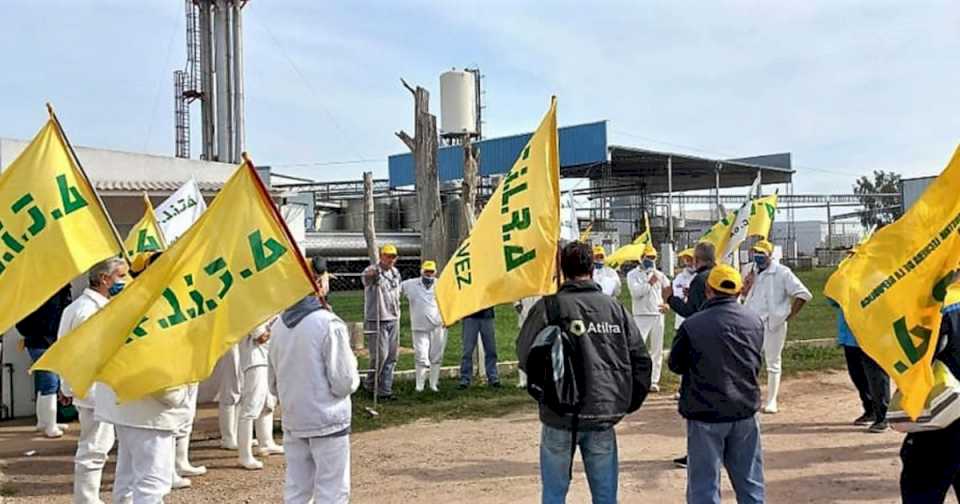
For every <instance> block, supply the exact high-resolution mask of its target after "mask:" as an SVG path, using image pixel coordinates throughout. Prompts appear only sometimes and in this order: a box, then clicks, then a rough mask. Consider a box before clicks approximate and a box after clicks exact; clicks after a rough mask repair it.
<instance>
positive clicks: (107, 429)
mask: <svg viewBox="0 0 960 504" xmlns="http://www.w3.org/2000/svg"><path fill="white" fill-rule="evenodd" d="M126 274H127V263H126V261H124V260H123V259H120V258H119V257H111V258H110V259H107V260H104V261H101V262H99V263H97V264H96V265H94V266H93V267H92V268H90V271H89V272H88V273H87V278H88V286H87V288H86V289H84V290H83V293H82V294H80V297H78V298H77V299H76V300H74V302H73V303H70V305H69V306H67V308H66V309H65V310H63V315H62V316H61V318H60V328H59V330H58V331H57V339H60V338H62V337H64V336H66V335H67V334H68V333H70V332H71V331H73V330H74V329H75V328H77V327H78V326H79V325H80V324H82V323H83V322H84V321H86V320H87V319H89V318H90V317H92V316H93V314H94V313H96V312H98V311H100V309H101V308H103V307H104V306H106V304H107V302H108V301H109V299H110V297H111V296H112V294H111V293H114V292H116V291H117V287H115V286H116V285H121V282H122V279H123V277H124V276H125V275H126ZM96 388H97V384H96V383H94V384H93V385H91V386H90V390H89V391H87V394H86V397H84V398H83V399H80V398H76V397H75V398H74V399H73V405H74V406H76V408H77V413H79V414H80V439H79V440H77V455H76V456H75V457H74V459H73V502H75V503H77V504H97V503H100V502H102V501H101V500H100V480H101V479H102V477H103V466H104V465H105V464H106V463H107V454H108V453H110V450H111V449H113V443H114V441H115V440H116V437H115V433H114V432H113V425H110V424H109V423H106V422H100V421H97V419H96V417H95V415H94V409H95V408H96ZM62 390H63V394H64V395H65V396H67V397H70V396H72V395H73V391H72V390H71V389H70V384H69V383H68V382H67V381H66V380H64V381H63V384H62Z"/></svg>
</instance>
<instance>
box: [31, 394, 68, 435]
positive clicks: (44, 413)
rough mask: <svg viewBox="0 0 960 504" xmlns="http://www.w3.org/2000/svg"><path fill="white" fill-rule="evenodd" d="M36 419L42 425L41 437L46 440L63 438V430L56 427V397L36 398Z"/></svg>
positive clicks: (43, 396) (42, 396)
mask: <svg viewBox="0 0 960 504" xmlns="http://www.w3.org/2000/svg"><path fill="white" fill-rule="evenodd" d="M37 419H38V423H40V424H42V425H43V435H44V436H46V437H48V438H59V437H63V430H61V429H60V426H59V425H57V395H56V394H50V395H38V396H37Z"/></svg>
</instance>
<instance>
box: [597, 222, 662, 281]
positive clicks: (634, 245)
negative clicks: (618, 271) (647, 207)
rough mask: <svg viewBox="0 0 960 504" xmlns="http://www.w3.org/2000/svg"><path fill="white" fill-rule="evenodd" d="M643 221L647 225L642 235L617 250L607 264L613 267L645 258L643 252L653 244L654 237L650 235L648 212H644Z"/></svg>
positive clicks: (608, 258)
mask: <svg viewBox="0 0 960 504" xmlns="http://www.w3.org/2000/svg"><path fill="white" fill-rule="evenodd" d="M643 223H644V225H645V226H646V227H645V228H644V229H643V232H642V233H640V236H637V237H636V238H634V240H633V241H632V242H630V244H629V245H624V246H622V247H620V248H618V249H617V250H615V251H614V252H613V253H612V254H610V256H609V257H607V260H606V263H607V266H610V267H611V268H616V267H619V266H620V265H621V264H623V263H625V262H627V261H639V260H640V259H642V258H643V252H644V251H645V250H646V249H647V246H648V245H653V239H652V238H651V237H650V217H649V216H647V212H643Z"/></svg>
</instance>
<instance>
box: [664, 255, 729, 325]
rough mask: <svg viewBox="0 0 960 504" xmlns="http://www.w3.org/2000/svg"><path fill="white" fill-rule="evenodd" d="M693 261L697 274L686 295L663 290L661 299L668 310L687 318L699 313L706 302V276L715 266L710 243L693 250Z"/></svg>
mask: <svg viewBox="0 0 960 504" xmlns="http://www.w3.org/2000/svg"><path fill="white" fill-rule="evenodd" d="M693 261H694V265H695V266H696V268H697V274H696V276H694V277H693V280H691V281H690V288H689V289H688V291H687V293H686V295H684V293H683V292H673V288H672V287H667V288H666V289H664V290H663V299H666V300H667V304H668V305H670V309H671V310H673V311H674V313H676V314H677V315H680V316H681V317H683V318H687V317H689V316H691V315H693V314H694V313H697V312H698V311H700V308H702V307H703V305H704V304H705V303H706V302H707V293H706V285H707V275H709V274H710V269H711V268H713V265H714V264H716V249H715V248H714V246H713V244H712V243H707V242H700V243H698V244H697V246H696V247H695V248H694V249H693Z"/></svg>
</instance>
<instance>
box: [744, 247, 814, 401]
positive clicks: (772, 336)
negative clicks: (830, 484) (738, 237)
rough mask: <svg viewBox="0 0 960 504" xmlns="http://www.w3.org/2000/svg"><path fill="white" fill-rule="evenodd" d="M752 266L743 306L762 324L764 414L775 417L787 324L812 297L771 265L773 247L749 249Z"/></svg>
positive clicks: (787, 272) (783, 269)
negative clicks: (765, 377) (764, 382)
mask: <svg viewBox="0 0 960 504" xmlns="http://www.w3.org/2000/svg"><path fill="white" fill-rule="evenodd" d="M752 250H753V264H752V265H751V266H752V268H751V270H750V272H749V273H748V274H747V281H746V282H745V283H746V284H747V287H746V289H749V291H748V292H747V294H746V300H745V301H744V304H745V305H746V306H747V307H748V308H751V309H753V311H755V312H756V313H757V314H758V315H760V318H761V320H763V333H764V334H763V353H764V360H766V361H767V401H766V404H764V406H763V412H764V413H776V412H777V411H779V407H778V405H777V394H778V393H779V391H780V374H781V368H780V365H781V354H782V353H783V343H784V341H785V340H786V339H787V322H788V321H790V320H791V319H792V318H793V317H794V316H796V315H797V313H798V312H800V309H801V308H803V305H804V304H806V302H807V301H810V299H812V298H813V294H811V293H810V290H809V289H807V287H806V286H805V285H803V282H801V281H800V279H799V278H797V276H796V275H794V274H793V271H791V270H790V268H788V267H786V266H784V265H782V264H780V263H779V262H778V261H774V260H773V259H772V258H771V256H772V255H773V244H772V243H770V242H768V241H767V240H760V241H758V242H757V243H756V244H754V246H753V249H752Z"/></svg>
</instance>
